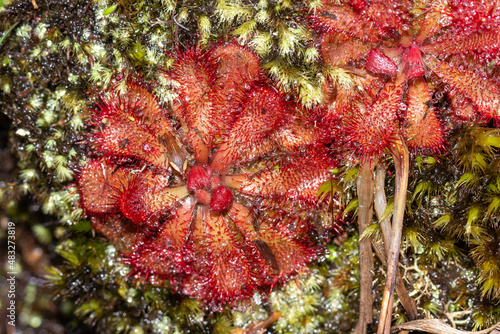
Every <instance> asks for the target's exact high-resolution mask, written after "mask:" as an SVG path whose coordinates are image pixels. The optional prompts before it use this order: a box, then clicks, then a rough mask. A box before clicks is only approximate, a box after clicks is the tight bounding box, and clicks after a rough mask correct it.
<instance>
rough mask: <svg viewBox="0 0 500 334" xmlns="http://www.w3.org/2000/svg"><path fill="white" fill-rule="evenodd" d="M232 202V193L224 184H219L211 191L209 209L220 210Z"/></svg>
mask: <svg viewBox="0 0 500 334" xmlns="http://www.w3.org/2000/svg"><path fill="white" fill-rule="evenodd" d="M232 203H233V193H232V192H231V191H230V190H229V189H227V188H226V187H224V186H220V187H219V188H217V189H215V190H214V191H213V192H212V199H211V200H210V209H212V211H222V210H224V209H226V208H228V207H229V206H230V205H231V204H232Z"/></svg>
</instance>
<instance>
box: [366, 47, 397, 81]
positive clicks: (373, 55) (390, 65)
mask: <svg viewBox="0 0 500 334" xmlns="http://www.w3.org/2000/svg"><path fill="white" fill-rule="evenodd" d="M365 68H366V69H367V70H368V71H370V72H373V73H376V74H384V75H388V76H391V77H392V76H395V75H396V73H397V72H398V65H396V63H395V62H394V61H393V60H392V59H391V58H389V57H387V56H386V55H385V54H383V53H382V52H380V51H378V50H376V49H371V50H370V52H368V56H367V57H366V65H365Z"/></svg>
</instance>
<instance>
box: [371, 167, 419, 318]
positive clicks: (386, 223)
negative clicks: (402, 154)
mask: <svg viewBox="0 0 500 334" xmlns="http://www.w3.org/2000/svg"><path fill="white" fill-rule="evenodd" d="M385 174H386V170H385V166H384V164H383V163H379V164H378V165H377V167H376V168H375V195H374V198H373V202H374V206H375V213H376V215H377V218H378V220H379V227H380V230H381V231H382V240H383V242H382V243H375V242H374V243H373V248H374V250H375V253H376V254H377V256H378V258H379V259H380V261H381V262H382V264H383V265H384V266H386V267H387V256H388V254H389V251H390V249H389V245H390V242H391V233H392V225H391V221H390V216H387V217H384V219H381V218H383V214H384V212H385V210H386V208H387V200H386V196H385ZM384 246H385V247H384ZM384 249H385V251H384ZM396 275H397V276H396V286H395V289H396V293H397V294H398V297H399V300H400V301H401V304H402V305H403V307H404V309H405V310H406V313H407V314H408V317H409V318H410V319H411V320H414V319H417V317H418V311H417V305H416V304H415V301H414V300H413V299H412V298H411V297H410V295H409V294H408V291H406V288H405V286H404V283H403V280H402V278H401V274H400V272H399V270H398V271H396Z"/></svg>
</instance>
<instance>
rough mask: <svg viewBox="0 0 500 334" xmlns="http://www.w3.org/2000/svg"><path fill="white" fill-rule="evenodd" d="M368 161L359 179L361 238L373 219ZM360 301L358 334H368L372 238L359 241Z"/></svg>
mask: <svg viewBox="0 0 500 334" xmlns="http://www.w3.org/2000/svg"><path fill="white" fill-rule="evenodd" d="M375 164H376V163H373V162H370V161H367V162H365V163H362V164H361V166H360V168H359V175H358V179H357V192H358V230H359V235H360V236H361V235H362V234H363V232H364V231H365V229H366V228H367V227H368V226H369V225H370V223H371V221H372V217H373V166H374V165H375ZM359 271H360V300H359V320H358V324H357V326H356V330H355V333H356V334H366V327H367V325H369V324H371V323H372V321H373V296H372V282H373V252H372V246H371V240H370V238H364V239H363V240H360V241H359Z"/></svg>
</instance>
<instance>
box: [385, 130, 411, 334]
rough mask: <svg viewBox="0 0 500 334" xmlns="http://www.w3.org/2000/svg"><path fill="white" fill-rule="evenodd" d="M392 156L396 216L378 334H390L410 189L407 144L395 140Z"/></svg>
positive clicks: (398, 139) (393, 222)
mask: <svg viewBox="0 0 500 334" xmlns="http://www.w3.org/2000/svg"><path fill="white" fill-rule="evenodd" d="M392 155H393V158H394V167H395V172H396V173H395V175H396V189H395V194H394V214H393V217H392V218H393V220H392V227H393V228H392V238H391V243H390V252H389V261H388V264H387V278H386V282H385V290H384V297H383V299H382V308H381V310H380V319H379V323H378V330H377V334H389V333H390V325H391V317H392V303H393V300H394V286H395V283H396V276H397V271H398V261H399V249H400V245H401V237H402V233H403V219H404V212H405V205H406V190H407V188H408V173H409V164H410V161H409V154H408V147H407V146H406V143H405V142H404V141H403V140H402V139H401V138H400V137H398V138H395V140H394V144H393V150H392Z"/></svg>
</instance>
